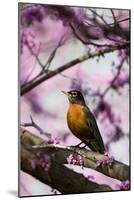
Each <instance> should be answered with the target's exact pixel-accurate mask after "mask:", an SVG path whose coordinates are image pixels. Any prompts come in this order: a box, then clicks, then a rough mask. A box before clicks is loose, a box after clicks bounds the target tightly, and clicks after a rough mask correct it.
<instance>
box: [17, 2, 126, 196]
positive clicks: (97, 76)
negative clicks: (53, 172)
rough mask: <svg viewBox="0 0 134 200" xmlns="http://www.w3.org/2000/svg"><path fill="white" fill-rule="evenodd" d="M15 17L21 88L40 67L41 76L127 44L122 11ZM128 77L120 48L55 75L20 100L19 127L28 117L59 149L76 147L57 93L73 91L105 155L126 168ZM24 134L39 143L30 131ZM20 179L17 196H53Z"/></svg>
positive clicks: (32, 11) (42, 9)
mask: <svg viewBox="0 0 134 200" xmlns="http://www.w3.org/2000/svg"><path fill="white" fill-rule="evenodd" d="M19 13H20V19H19V34H20V67H21V77H20V79H21V80H20V81H21V85H22V87H24V86H25V85H27V84H28V83H29V82H30V81H32V80H33V79H35V78H36V77H37V76H38V74H39V73H40V72H42V70H43V67H44V66H45V70H44V73H46V75H47V73H48V72H49V71H52V70H56V69H58V68H59V67H60V66H62V65H64V64H66V63H69V62H70V61H72V60H74V59H76V58H79V57H80V56H82V55H85V54H88V53H89V54H90V53H92V52H98V51H101V50H102V51H103V50H104V49H105V48H110V47H111V46H110V45H119V44H123V43H127V42H128V41H129V18H130V16H129V11H128V10H116V9H102V8H80V7H67V6H49V5H38V4H20V5H19ZM51 58H52V59H51ZM129 71H130V66H129V50H128V48H125V49H123V50H117V51H113V52H110V53H108V54H105V55H102V56H99V57H95V58H92V59H87V60H86V61H84V62H82V63H79V64H77V65H74V66H72V67H70V68H68V69H67V70H65V71H63V72H61V73H57V74H56V75H55V76H53V77H52V78H50V79H48V80H46V81H44V82H43V83H41V84H40V85H38V86H37V87H35V88H34V89H32V90H30V91H29V92H27V93H26V94H24V95H23V96H21V113H20V115H21V123H22V124H23V123H29V122H31V121H30V116H32V118H33V120H34V121H35V122H36V123H37V124H38V125H39V126H40V127H41V128H42V129H43V130H44V131H45V132H48V133H51V134H52V138H53V139H55V138H56V139H58V140H59V142H60V143H61V144H64V145H67V146H69V145H75V144H78V143H79V142H80V141H79V140H78V139H77V138H76V137H74V136H73V135H72V133H71V132H70V130H69V129H68V126H67V122H66V113H67V110H68V99H67V98H66V97H65V96H64V95H63V94H62V93H61V91H62V90H65V91H69V90H71V89H78V90H80V91H81V92H82V93H83V95H84V97H85V101H86V104H87V105H88V107H89V108H90V109H91V111H92V112H93V113H94V115H95V117H96V120H97V123H98V126H99V129H100V132H101V135H102V137H103V141H104V144H105V146H106V149H107V152H108V153H109V155H110V156H113V157H114V158H115V159H116V160H118V161H120V162H122V163H125V164H128V165H129ZM27 129H28V130H30V131H31V132H32V133H35V134H37V135H39V136H40V137H44V136H42V135H40V133H39V132H38V130H36V129H35V128H33V127H27ZM44 139H46V138H44ZM68 167H71V169H73V170H75V171H78V172H79V173H82V174H84V176H86V177H87V176H91V179H92V181H95V182H98V183H101V184H108V185H110V186H111V187H112V189H113V190H119V184H120V181H118V180H115V179H112V178H109V177H106V176H105V175H103V174H101V173H99V172H96V171H93V170H91V169H85V168H84V169H82V168H81V167H78V166H73V165H68ZM92 176H93V177H92ZM20 177H21V178H20V192H21V195H22V196H27V195H41V194H54V193H57V194H58V193H59V192H58V191H56V190H55V189H53V188H50V187H49V186H47V185H44V184H42V183H41V182H39V181H38V180H36V179H35V178H33V177H32V176H30V175H28V174H26V173H24V172H20ZM27 186H28V187H27Z"/></svg>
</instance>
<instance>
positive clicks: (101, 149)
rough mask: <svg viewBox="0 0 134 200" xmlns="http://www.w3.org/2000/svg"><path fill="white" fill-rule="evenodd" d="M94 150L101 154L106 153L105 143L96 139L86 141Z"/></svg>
mask: <svg viewBox="0 0 134 200" xmlns="http://www.w3.org/2000/svg"><path fill="white" fill-rule="evenodd" d="M84 143H85V144H86V145H87V146H88V147H89V148H90V149H91V150H92V151H95V152H99V153H101V154H104V153H105V148H104V145H100V144H98V143H97V142H96V141H92V142H91V141H90V142H87V141H85V142H84Z"/></svg>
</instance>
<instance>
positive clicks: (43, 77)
mask: <svg viewBox="0 0 134 200" xmlns="http://www.w3.org/2000/svg"><path fill="white" fill-rule="evenodd" d="M126 47H128V44H122V45H113V46H112V47H110V48H106V49H104V50H100V51H96V52H94V53H90V54H85V55H83V56H81V57H79V58H77V59H75V60H72V61H70V62H68V63H67V64H65V65H62V66H61V67H59V68H57V69H56V70H54V71H49V72H48V73H47V74H42V75H41V76H39V77H38V78H37V79H35V80H34V81H30V82H28V83H26V84H25V85H23V87H22V88H21V95H24V94H26V93H27V92H29V91H30V90H32V89H33V88H35V87H37V86H38V85H40V84H41V83H42V82H44V81H46V80H48V79H50V78H52V77H53V76H55V75H57V74H59V73H61V72H63V71H64V70H67V69H69V68H71V67H73V66H74V65H76V64H78V63H81V62H83V61H85V60H87V59H90V58H94V57H97V56H101V55H104V54H107V53H110V52H113V51H115V50H120V49H125V48H126Z"/></svg>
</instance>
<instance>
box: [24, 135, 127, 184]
mask: <svg viewBox="0 0 134 200" xmlns="http://www.w3.org/2000/svg"><path fill="white" fill-rule="evenodd" d="M42 143H43V139H41V138H40V137H38V136H35V135H34V134H32V133H30V132H29V131H26V132H24V133H22V135H21V145H22V147H23V148H25V149H26V150H27V151H29V153H31V154H33V153H34V154H36V155H37V154H38V155H39V154H42V153H43V154H44V153H47V154H48V155H52V154H54V155H55V156H54V158H55V160H56V162H57V163H58V164H60V165H63V164H67V157H68V156H69V155H70V154H73V155H74V156H76V155H80V156H82V158H83V161H84V162H83V166H84V167H87V168H91V169H94V170H96V171H99V172H100V173H103V174H105V175H107V176H109V177H112V178H115V179H118V180H121V181H124V180H127V179H129V166H127V165H125V164H123V163H120V162H118V161H116V160H114V161H113V162H112V165H111V166H109V165H100V166H98V165H97V162H96V161H97V160H103V161H104V160H106V159H107V156H106V155H102V154H99V153H96V152H93V151H89V150H87V149H81V148H76V147H66V146H62V145H59V144H58V145H57V144H56V145H55V144H48V145H42ZM21 157H22V159H23V155H21ZM22 159H21V160H22ZM77 165H79V164H78V163H77Z"/></svg>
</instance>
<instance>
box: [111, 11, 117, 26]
mask: <svg viewBox="0 0 134 200" xmlns="http://www.w3.org/2000/svg"><path fill="white" fill-rule="evenodd" d="M110 11H111V13H112V16H113V20H114V25H115V26H117V25H118V22H117V20H116V17H115V14H114V11H113V9H110Z"/></svg>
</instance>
